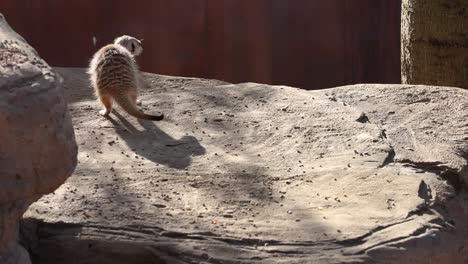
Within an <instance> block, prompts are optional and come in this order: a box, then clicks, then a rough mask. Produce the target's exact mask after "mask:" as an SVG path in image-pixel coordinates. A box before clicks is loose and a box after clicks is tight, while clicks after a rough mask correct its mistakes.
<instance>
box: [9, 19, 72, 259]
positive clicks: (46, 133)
mask: <svg viewBox="0 0 468 264" xmlns="http://www.w3.org/2000/svg"><path fill="white" fill-rule="evenodd" d="M0 75H1V78H0V263H1V264H4V263H15V264H16V263H18V264H19V263H29V262H30V261H29V257H28V254H27V252H26V251H25V250H24V249H23V248H22V247H20V246H19V245H18V244H17V242H16V240H17V231H18V228H17V226H18V222H19V220H20V218H21V216H22V214H23V213H24V212H25V211H26V209H27V207H28V206H29V205H30V204H31V203H32V202H34V201H35V200H37V199H38V198H39V197H40V196H41V195H43V194H47V193H50V192H52V191H53V190H55V189H56V188H57V187H58V186H60V184H62V183H63V182H64V181H65V180H66V179H67V177H68V176H70V175H71V173H72V172H73V169H74V168H75V166H76V161H77V159H76V157H77V146H76V142H75V137H74V133H73V127H72V123H71V118H70V116H69V114H68V111H67V106H66V103H65V100H64V97H63V88H62V81H61V79H60V78H59V77H58V76H57V75H56V73H55V72H54V71H53V70H52V69H51V68H50V67H49V66H48V65H47V64H46V63H45V62H44V61H43V60H42V59H41V58H40V57H39V56H38V54H37V53H36V51H35V50H34V49H33V48H31V47H30V46H29V45H28V44H27V43H26V41H25V40H24V39H23V38H22V37H20V36H19V35H17V34H16V33H15V32H14V31H13V30H12V29H11V28H10V27H9V26H8V24H7V22H6V21H5V18H4V17H3V16H2V15H1V14H0Z"/></svg>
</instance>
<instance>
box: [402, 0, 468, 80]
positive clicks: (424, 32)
mask: <svg viewBox="0 0 468 264" xmlns="http://www.w3.org/2000/svg"><path fill="white" fill-rule="evenodd" d="M401 38H402V39H401V54H402V55H401V60H402V61H401V76H402V83H405V84H427V85H439V86H455V87H462V88H468V0H402V16H401Z"/></svg>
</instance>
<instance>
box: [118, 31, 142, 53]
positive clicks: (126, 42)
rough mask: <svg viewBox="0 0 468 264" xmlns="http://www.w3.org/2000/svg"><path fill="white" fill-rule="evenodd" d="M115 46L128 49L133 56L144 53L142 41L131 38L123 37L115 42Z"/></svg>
mask: <svg viewBox="0 0 468 264" xmlns="http://www.w3.org/2000/svg"><path fill="white" fill-rule="evenodd" d="M114 44H117V45H120V46H122V47H124V48H126V49H127V50H128V51H130V53H131V54H132V55H133V56H138V55H140V54H141V53H142V52H143V47H142V46H141V40H139V39H136V38H134V37H131V36H127V35H123V36H121V37H118V38H116V39H115V40H114Z"/></svg>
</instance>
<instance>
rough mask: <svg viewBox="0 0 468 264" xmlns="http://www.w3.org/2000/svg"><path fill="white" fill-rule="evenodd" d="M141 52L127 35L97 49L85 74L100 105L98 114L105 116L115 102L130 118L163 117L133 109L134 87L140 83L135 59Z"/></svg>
mask: <svg viewBox="0 0 468 264" xmlns="http://www.w3.org/2000/svg"><path fill="white" fill-rule="evenodd" d="M142 52H143V48H142V46H141V41H140V40H138V39H136V38H134V37H131V36H127V35H124V36H121V37H118V38H116V39H115V40H114V43H113V44H109V45H107V46H104V47H103V48H101V49H100V50H98V51H97V52H96V53H95V54H94V56H93V58H92V60H91V63H90V66H89V69H88V73H89V74H90V76H91V84H92V86H93V88H94V90H95V93H96V96H97V97H98V98H99V100H100V101H101V103H102V104H103V105H104V109H103V110H101V111H99V114H101V115H103V116H106V115H108V114H109V113H110V112H111V111H112V102H113V101H116V102H117V103H118V104H119V105H120V106H121V107H122V109H124V110H125V111H126V112H127V113H129V114H130V115H132V116H134V117H136V118H139V119H147V120H155V121H159V120H162V119H163V118H164V115H162V114H161V115H149V114H145V113H143V112H141V111H140V110H138V108H137V106H136V105H137V103H139V100H137V96H138V87H140V86H141V84H142V80H141V76H140V73H139V70H138V66H137V64H136V61H135V57H136V56H138V55H140V54H141V53H142Z"/></svg>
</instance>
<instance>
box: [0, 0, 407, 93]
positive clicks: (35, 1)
mask: <svg viewBox="0 0 468 264" xmlns="http://www.w3.org/2000/svg"><path fill="white" fill-rule="evenodd" d="M136 3H137V4H136ZM0 12H2V13H3V14H4V15H5V16H6V18H7V21H8V22H9V23H10V25H11V26H12V27H13V28H15V30H16V31H17V32H18V33H20V34H21V35H23V36H24V37H25V38H26V39H27V40H28V41H29V42H30V44H32V45H33V46H34V47H35V48H36V49H37V50H38V51H39V53H40V55H41V56H42V57H43V58H44V59H46V60H47V61H48V62H49V64H51V65H55V66H68V67H84V66H86V64H87V62H88V60H89V59H90V57H91V56H92V54H93V52H95V51H96V49H97V48H99V47H101V46H103V45H104V44H106V43H109V42H111V41H112V40H113V39H114V38H115V37H117V36H119V35H122V34H128V35H133V36H136V37H139V38H144V49H145V50H144V53H143V55H142V57H140V58H139V62H140V65H141V68H142V69H143V70H144V71H148V72H155V73H161V74H168V75H180V76H197V77H206V78H216V79H221V80H226V81H230V82H242V81H256V82H262V83H273V84H288V85H292V86H297V87H302V88H306V89H320V88H327V87H333V86H338V85H344V84H353V83H363V82H378V83H400V1H399V0H133V1H132V0H125V1H124V0H99V1H96V0H0ZM93 36H95V37H96V38H97V46H96V47H94V46H93V41H92V38H93Z"/></svg>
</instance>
